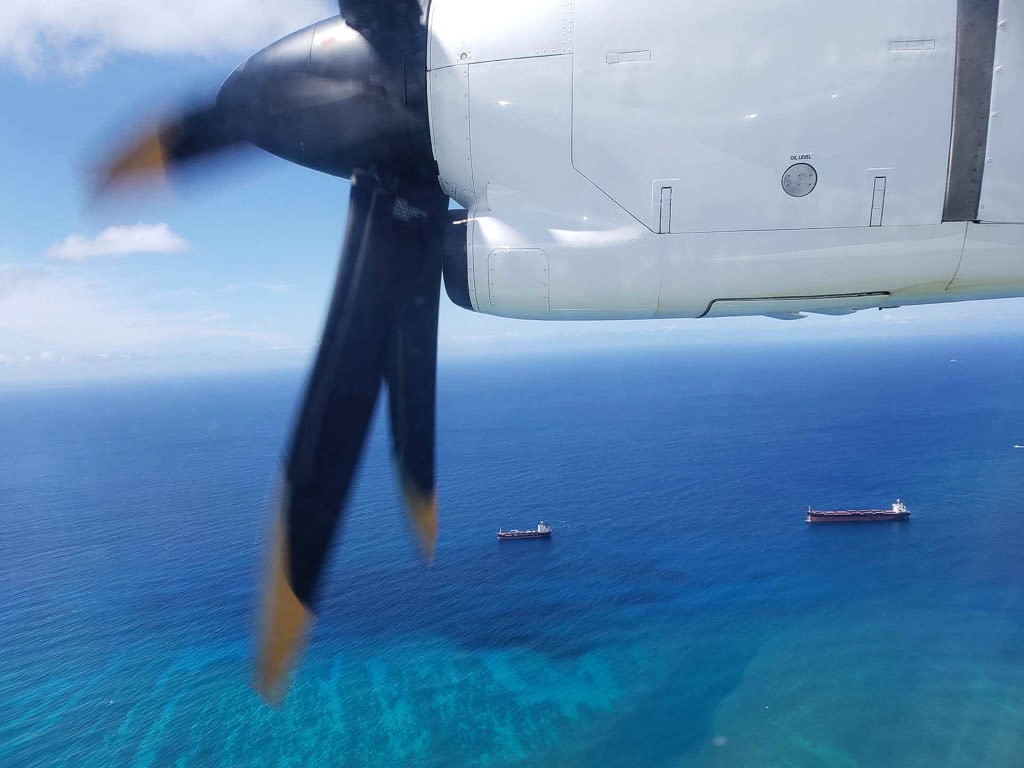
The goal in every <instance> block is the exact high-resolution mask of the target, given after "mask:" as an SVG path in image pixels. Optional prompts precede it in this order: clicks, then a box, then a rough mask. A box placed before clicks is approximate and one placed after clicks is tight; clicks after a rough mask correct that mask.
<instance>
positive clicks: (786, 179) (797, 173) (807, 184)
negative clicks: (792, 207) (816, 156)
mask: <svg viewBox="0 0 1024 768" xmlns="http://www.w3.org/2000/svg"><path fill="white" fill-rule="evenodd" d="M817 183H818V172H817V171H816V170H814V166H813V165H808V164H807V163H795V164H793V165H791V166H789V168H787V169H786V172H785V173H784V174H782V189H783V190H785V192H786V194H787V195H789V196H791V197H805V196H806V195H809V194H811V192H812V191H813V190H814V187H815V185H816V184H817Z"/></svg>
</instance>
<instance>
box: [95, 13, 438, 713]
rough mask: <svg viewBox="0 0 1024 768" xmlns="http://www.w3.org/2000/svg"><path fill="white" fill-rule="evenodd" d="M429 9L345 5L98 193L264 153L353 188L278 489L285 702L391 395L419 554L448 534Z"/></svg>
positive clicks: (279, 656)
mask: <svg viewBox="0 0 1024 768" xmlns="http://www.w3.org/2000/svg"><path fill="white" fill-rule="evenodd" d="M421 16H422V11H421V8H420V5H419V3H418V2H416V0H358V1H356V0H347V1H346V0H342V2H341V17H334V18H332V19H328V20H326V21H322V22H320V23H318V24H315V25H313V26H310V27H307V28H305V29H302V30H299V31H297V32H294V33H292V34H291V35H288V36H287V37H285V38H283V39H281V40H279V41H278V42H276V43H274V44H273V45H271V46H269V47H267V48H265V49H264V50H262V51H260V52H258V53H256V54H254V55H253V56H251V57H250V58H249V59H248V60H246V61H245V62H244V63H243V64H242V65H240V66H239V67H238V68H237V69H236V70H235V71H234V72H233V73H232V74H231V75H230V77H228V79H227V80H226V81H225V82H224V84H223V85H222V86H221V88H220V90H219V92H218V93H217V96H216V98H215V99H214V100H213V101H212V102H210V103H207V104H203V105H200V106H198V107H195V108H193V109H190V110H187V111H185V112H184V113H183V114H181V115H179V116H178V117H176V118H173V119H171V120H168V121H165V122H164V123H163V124H161V125H159V126H156V127H154V128H151V129H150V130H147V131H146V132H144V133H143V135H141V136H140V137H138V138H136V140H135V141H134V142H132V143H130V144H129V145H127V146H125V147H122V148H121V149H120V150H119V151H117V152H116V153H115V154H114V155H113V157H112V158H111V159H110V161H109V162H108V163H107V165H106V166H105V168H104V170H103V171H102V172H101V174H100V177H99V188H100V191H101V192H106V191H108V190H110V189H113V188H116V187H119V186H122V185H123V184H124V183H125V182H127V181H131V180H139V181H145V180H148V179H153V178H154V177H159V176H160V175H162V174H164V173H166V172H174V171H175V170H177V169H179V168H182V167H185V166H188V165H192V164H198V163H201V162H204V161H206V160H208V159H210V158H212V157H215V156H217V155H218V154H221V153H222V152H223V151H224V150H226V149H229V148H231V147H233V146H236V145H239V144H244V143H249V144H254V145H256V146H258V147H260V148H262V149H264V150H266V151H268V152H271V153H272V154H275V155H278V156H279V157H282V158H285V159H287V160H290V161H292V162H296V163H299V164H300V165H304V166H307V167H309V168H314V169H316V170H319V171H323V172H325V173H329V174H332V175H336V176H341V177H346V178H350V179H352V189H351V197H350V201H349V208H348V221H347V224H346V229H345V238H344V243H343V245H342V249H341V260H340V261H341V263H340V267H339V271H338V276H337V281H336V283H335V286H334V293H333V296H332V298H331V303H330V308H329V310H328V313H327V320H326V323H325V326H324V331H323V337H322V339H321V342H320V348H319V351H318V353H317V356H316V362H315V363H314V366H313V370H312V373H311V375H310V377H309V380H308V383H307V385H306V390H305V395H304V399H303V402H302V406H301V409H300V414H299V417H298V420H297V423H296V424H295V427H294V431H293V434H292V439H291V445H290V449H289V452H288V455H287V459H286V461H285V465H284V471H283V478H282V480H281V491H280V500H279V502H278V507H277V511H276V514H277V519H276V523H275V528H274V534H273V540H272V542H271V549H270V558H269V567H268V583H267V587H266V591H265V593H264V599H263V611H262V619H261V625H262V626H261V630H260V638H259V658H258V663H257V670H256V687H257V689H258V690H259V691H260V693H261V694H262V695H263V696H264V697H265V698H267V699H268V700H270V701H276V700H279V699H280V698H281V696H282V695H283V693H284V691H285V690H286V687H287V678H288V674H289V671H290V669H291V666H292V665H293V664H294V661H295V659H296V658H297V655H298V652H299V650H300V648H301V646H302V644H303V642H304V639H305V636H306V634H307V632H308V629H309V625H310V624H311V621H312V618H313V609H314V607H315V604H316V598H317V591H318V586H319V583H320V580H321V573H322V570H323V567H324V564H325V562H326V558H327V553H328V550H329V548H330V545H331V541H332V539H333V538H334V534H335V529H336V528H337V526H338V523H339V520H340V518H341V517H342V510H343V505H344V503H345V499H346V496H347V495H348V492H349V488H350V486H351V483H352V478H353V475H354V472H355V469H356V466H357V464H358V461H359V457H360V454H361V452H362V448H363V444H364V442H365V439H366V434H367V429H368V426H369V422H370V418H371V415H372V413H373V410H374V407H375V405H376V402H377V397H378V393H379V392H380V388H381V384H382V383H386V384H387V390H388V402H389V415H390V425H391V435H392V442H393V449H394V458H395V464H396V468H397V472H398V476H399V480H400V483H401V487H402V492H403V496H404V498H405V505H406V512H407V516H408V518H409V520H410V523H411V527H412V529H413V531H414V533H415V536H416V539H417V541H418V544H419V547H420V549H421V551H422V553H423V555H424V557H425V558H426V559H427V560H429V559H430V558H432V557H433V553H434V547H435V542H436V537H437V505H436V501H435V491H434V412H435V380H436V361H437V320H438V318H437V313H438V298H439V290H440V281H441V267H442V259H443V252H442V251H443V247H444V237H445V230H446V228H447V227H448V225H449V222H450V217H449V215H448V196H447V195H446V194H444V193H443V192H442V191H441V189H440V187H439V185H438V180H437V167H436V164H435V162H434V159H433V155H432V152H431V146H430V133H429V125H428V118H427V103H426V46H427V37H426V30H425V29H424V26H423V22H422V18H421Z"/></svg>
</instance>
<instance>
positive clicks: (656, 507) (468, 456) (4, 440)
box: [0, 338, 1024, 768]
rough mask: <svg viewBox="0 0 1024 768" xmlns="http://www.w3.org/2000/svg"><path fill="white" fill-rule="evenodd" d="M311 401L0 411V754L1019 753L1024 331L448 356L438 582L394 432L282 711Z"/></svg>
mask: <svg viewBox="0 0 1024 768" xmlns="http://www.w3.org/2000/svg"><path fill="white" fill-rule="evenodd" d="M302 381H303V377H302V375H301V374H299V373H297V372H294V373H288V372H286V373H263V374H245V375H232V376H212V377H208V378H205V379H186V378H177V379H166V380H160V381H144V382H140V381H135V382H123V383H95V382H94V383H88V384H82V385H80V386H61V387H53V388H39V387H36V388H34V389H30V390H18V389H16V388H8V389H6V390H4V391H3V392H0V661H2V663H0V766H4V768H20V767H21V766H33V767H35V766H51V765H52V766H105V767H108V766H270V765H274V766H278V765H280V766H287V765H294V766H309V765H339V766H340V765H346V766H460V765H468V766H602V767H603V766H744V767H747V766H900V767H905V768H910V767H912V766H922V767H923V766H927V767H928V768H933V766H939V765H941V766H946V767H949V766H971V767H972V768H973V767H975V766H980V765H984V766H986V767H989V768H990V767H992V766H1019V765H1021V764H1022V763H1024V565H1022V562H1024V560H1022V554H1021V553H1022V551H1024V509H1022V507H1024V504H1022V499H1024V449H1021V448H1020V447H1019V446H1020V445H1022V444H1024V387H1022V384H1024V339H1021V338H958V339H953V340H917V341H906V340H904V341H897V340H879V341H874V342H842V343H834V344H828V345H826V344H818V343H811V342H805V343H799V344H797V343H790V344H769V345H763V346H760V347H744V346H738V345H733V346H728V347H724V348H720V347H680V348H649V349H643V350H639V349H634V350H622V349H618V350H605V351H591V352H587V353H585V354H584V353H580V354H576V355H572V354H565V353H560V354H557V355H555V354H549V355H536V356H533V357H522V358H518V357H505V358H499V357H488V358H480V359H478V360H472V361H470V360H458V361H445V360H443V361H442V364H441V368H440V373H439V406H438V410H439V415H438V418H439V427H438V436H437V442H438V477H439V499H440V505H441V516H442V517H441V533H440V537H439V543H438V551H437V558H436V561H435V563H434V564H433V565H432V566H431V567H429V568H425V567H424V566H423V565H422V564H421V563H420V562H419V561H418V560H417V558H416V550H415V546H414V544H413V542H412V540H411V538H410V536H409V535H408V532H407V531H406V529H405V523H404V521H403V518H402V516H401V513H400V511H399V508H398V504H397V489H396V483H395V480H394V478H393V475H392V472H391V464H390V456H389V453H388V446H387V440H386V431H385V425H384V423H383V419H381V418H378V419H377V421H376V423H375V426H374V429H373V432H372V435H371V439H370V444H369V446H368V450H367V453H366V455H365V457H364V461H363V464H362V467H361V470H360V475H359V480H358V486H357V488H356V491H355V493H354V496H353V498H352V499H351V503H350V514H349V517H348V519H347V522H346V524H345V526H344V530H343V531H342V535H341V537H340V539H339V541H338V543H337V546H336V547H335V549H334V552H333V559H332V564H331V568H330V573H329V580H328V581H327V583H326V586H325V587H324V588H323V590H322V596H321V604H320V610H319V616H318V623H317V625H316V627H315V629H314V632H313V635H312V638H311V643H310V645H309V647H308V649H307V652H306V654H305V657H304V659H303V662H302V664H301V666H300V667H299V669H298V671H297V674H296V677H295V680H294V683H293V686H292V688H291V691H290V693H289V696H288V698H287V700H286V701H285V703H284V704H283V705H282V706H281V707H280V708H279V709H271V708H268V707H266V706H265V705H264V704H263V703H261V701H260V700H259V699H258V698H257V696H256V695H255V694H254V693H253V691H252V690H251V688H250V678H251V657H252V641H251V629H252V625H253V617H254V613H255V598H256V589H257V585H258V583H259V581H260V571H261V567H262V559H263V548H264V542H265V539H266V535H267V531H268V524H269V515H268V504H269V500H270V499H271V498H272V497H273V493H274V478H275V474H276V472H277V471H278V467H279V461H280V457H281V454H282V451H283V447H284V445H285V442H286V436H287V433H288V427H289V423H290V420H291V416H292V414H293V412H294V410H295V406H296V402H297V398H298V396H299V392H300V390H301V386H302ZM1015 446H1017V447H1015ZM897 497H901V498H903V500H904V501H905V502H906V503H907V505H908V506H909V507H910V509H911V510H912V512H913V517H912V519H911V520H910V521H909V522H907V523H900V524H894V523H893V524H877V525H862V526H859V525H848V526H843V525H838V526H808V525H807V524H806V523H805V522H804V515H805V513H806V509H807V507H808V505H814V506H815V507H819V508H847V507H863V506H871V507H877V506H888V505H889V504H891V503H892V502H893V501H895V500H896V498H897ZM539 520H544V521H545V522H548V523H550V524H551V525H552V526H553V528H554V536H553V538H552V539H551V540H550V541H526V542H503V543H499V542H498V541H497V540H496V538H495V535H494V534H495V531H496V530H497V529H498V528H499V527H505V528H508V527H520V528H523V527H532V526H534V525H535V524H536V523H537V522H538V521H539Z"/></svg>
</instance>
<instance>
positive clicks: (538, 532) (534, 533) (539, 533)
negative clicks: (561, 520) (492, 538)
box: [498, 520, 551, 541]
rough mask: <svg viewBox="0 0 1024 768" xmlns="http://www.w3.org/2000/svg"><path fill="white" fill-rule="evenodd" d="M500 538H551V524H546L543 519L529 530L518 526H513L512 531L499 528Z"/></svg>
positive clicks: (503, 539)
mask: <svg viewBox="0 0 1024 768" xmlns="http://www.w3.org/2000/svg"><path fill="white" fill-rule="evenodd" d="M498 538H499V539H501V540H502V541H505V540H507V539H550V538H551V526H550V525H545V524H544V521H543V520H541V521H540V522H539V523H538V524H537V527H536V528H534V529H532V530H528V531H520V530H519V529H518V528H513V529H512V530H511V531H503V530H501V529H498Z"/></svg>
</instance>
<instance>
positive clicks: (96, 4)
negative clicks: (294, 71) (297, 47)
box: [0, 0, 338, 75]
mask: <svg viewBox="0 0 1024 768" xmlns="http://www.w3.org/2000/svg"><path fill="white" fill-rule="evenodd" d="M337 12H338V11H337V4H335V3H332V2H330V1H329V0H175V1H174V2H169V1H168V0H88V2H83V0H2V2H0V58H2V59H6V60H7V61H8V62H9V63H11V64H13V65H14V66H15V67H17V68H18V69H20V70H21V71H22V72H24V73H25V74H29V75H32V74H40V73H50V72H59V73H63V74H72V75H82V74H85V73H87V72H90V71H91V70H94V69H96V68H97V67H98V66H100V65H101V64H102V63H103V62H104V61H105V60H106V59H107V58H108V57H110V56H111V55H113V54H116V53H122V52H126V53H144V54H152V55H162V54H191V55H200V56H214V55H219V54H229V53H231V54H238V55H245V54H248V53H251V52H253V51H255V50H257V49H258V48H261V47H262V46H264V45H267V44H269V43H271V42H273V41H274V40H276V39H277V38H279V37H281V36H283V35H286V34H287V33H289V32H291V31H293V30H295V29H299V28H300V27H303V26H306V25H307V24H311V23H313V22H315V21H318V20H320V19H323V18H326V17H328V16H331V15H333V14H336V13H337Z"/></svg>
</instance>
